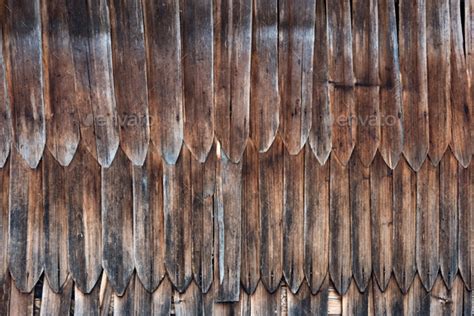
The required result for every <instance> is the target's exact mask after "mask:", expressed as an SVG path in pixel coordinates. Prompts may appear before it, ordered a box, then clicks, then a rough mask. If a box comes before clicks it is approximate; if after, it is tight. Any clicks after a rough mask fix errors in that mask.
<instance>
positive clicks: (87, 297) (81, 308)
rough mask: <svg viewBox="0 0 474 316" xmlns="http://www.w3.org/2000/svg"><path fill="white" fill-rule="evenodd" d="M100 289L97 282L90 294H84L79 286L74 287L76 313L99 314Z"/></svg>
mask: <svg viewBox="0 0 474 316" xmlns="http://www.w3.org/2000/svg"><path fill="white" fill-rule="evenodd" d="M99 290H100V284H97V285H96V286H95V287H94V288H93V289H92V290H91V292H90V293H89V294H84V293H83V292H82V291H81V290H80V289H79V288H78V287H75V288H74V315H76V316H82V315H90V316H99V315H100V310H99V307H100V305H99Z"/></svg>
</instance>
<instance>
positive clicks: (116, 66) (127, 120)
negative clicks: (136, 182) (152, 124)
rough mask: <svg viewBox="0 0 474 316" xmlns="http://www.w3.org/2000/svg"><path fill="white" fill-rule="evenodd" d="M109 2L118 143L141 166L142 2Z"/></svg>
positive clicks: (144, 121) (144, 134) (145, 134)
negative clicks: (118, 133) (118, 132)
mask: <svg viewBox="0 0 474 316" xmlns="http://www.w3.org/2000/svg"><path fill="white" fill-rule="evenodd" d="M108 3H109V6H110V28H111V39H112V61H113V74H114V78H113V79H114V83H115V86H114V91H115V98H116V105H117V112H118V119H119V122H118V124H119V128H120V144H121V148H122V149H123V151H124V152H125V154H126V155H127V157H128V158H129V159H130V161H132V163H133V164H134V165H139V166H141V165H143V163H144V162H145V159H146V153H147V150H148V142H149V140H150V128H149V122H148V98H147V77H146V65H145V60H146V54H145V38H144V25H143V8H142V2H141V1H140V0H131V1H120V0H112V1H109V2H108Z"/></svg>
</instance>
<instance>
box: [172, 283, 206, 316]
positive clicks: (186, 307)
mask: <svg viewBox="0 0 474 316" xmlns="http://www.w3.org/2000/svg"><path fill="white" fill-rule="evenodd" d="M202 296H203V295H202V293H201V291H200V290H199V287H198V286H197V284H196V283H194V282H191V283H190V284H189V287H188V289H187V290H186V292H184V293H179V292H178V293H175V298H174V308H175V313H176V315H177V316H187V315H203V314H204V313H203V297H202Z"/></svg>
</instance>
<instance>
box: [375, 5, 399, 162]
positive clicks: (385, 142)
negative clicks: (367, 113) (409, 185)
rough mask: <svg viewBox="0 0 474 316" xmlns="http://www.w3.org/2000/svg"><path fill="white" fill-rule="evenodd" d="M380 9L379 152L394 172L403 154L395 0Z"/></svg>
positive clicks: (379, 6) (380, 6)
mask: <svg viewBox="0 0 474 316" xmlns="http://www.w3.org/2000/svg"><path fill="white" fill-rule="evenodd" d="M378 8H379V11H378V17H379V76H380V121H381V124H380V125H381V126H380V145H379V150H380V154H381V155H382V157H383V159H384V160H385V162H386V163H387V165H388V166H389V167H390V169H395V167H396V166H397V164H398V161H399V159H400V154H401V153H402V150H403V128H402V96H401V94H402V91H401V88H402V87H401V77H400V61H399V57H398V33H397V19H396V17H397V12H396V8H395V0H380V1H379V3H378Z"/></svg>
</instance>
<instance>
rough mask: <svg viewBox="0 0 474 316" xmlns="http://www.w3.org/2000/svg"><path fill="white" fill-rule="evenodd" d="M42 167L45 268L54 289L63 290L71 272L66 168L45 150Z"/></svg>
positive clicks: (50, 284) (56, 291)
mask: <svg viewBox="0 0 474 316" xmlns="http://www.w3.org/2000/svg"><path fill="white" fill-rule="evenodd" d="M42 166H43V170H42V172H43V187H42V190H43V205H42V207H43V212H44V214H43V221H44V222H43V228H44V271H45V274H46V278H47V279H48V282H49V287H50V289H51V290H52V291H53V292H55V293H59V292H60V291H61V288H62V286H63V284H64V283H65V282H66V279H67V276H68V274H69V271H68V260H67V255H66V254H67V252H68V249H67V247H68V245H67V236H68V227H67V222H68V209H67V206H66V187H65V182H66V173H65V168H64V167H62V166H61V165H60V164H59V163H58V162H57V161H56V160H55V158H54V157H53V155H52V154H51V153H49V152H48V151H45V152H44V155H43V162H42ZM45 283H46V282H45Z"/></svg>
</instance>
